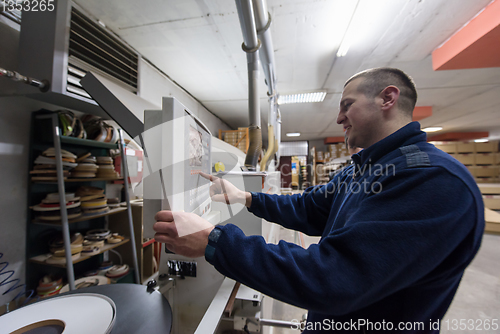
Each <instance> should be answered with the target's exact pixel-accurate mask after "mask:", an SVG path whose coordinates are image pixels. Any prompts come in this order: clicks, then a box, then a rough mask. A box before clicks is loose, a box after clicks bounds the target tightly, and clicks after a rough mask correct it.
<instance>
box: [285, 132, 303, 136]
mask: <svg viewBox="0 0 500 334" xmlns="http://www.w3.org/2000/svg"><path fill="white" fill-rule="evenodd" d="M286 136H287V137H299V136H300V132H289V133H287V134H286Z"/></svg>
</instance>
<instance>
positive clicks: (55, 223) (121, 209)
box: [32, 207, 127, 226]
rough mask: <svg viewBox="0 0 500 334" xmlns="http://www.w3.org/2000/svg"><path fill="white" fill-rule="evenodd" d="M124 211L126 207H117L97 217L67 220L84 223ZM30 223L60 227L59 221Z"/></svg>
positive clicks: (34, 221)
mask: <svg viewBox="0 0 500 334" xmlns="http://www.w3.org/2000/svg"><path fill="white" fill-rule="evenodd" d="M126 210H127V208H126V207H119V208H115V209H111V210H109V211H108V212H105V213H101V214H97V215H89V216H80V217H78V218H74V219H69V220H68V223H69V224H71V223H78V222H82V221H86V220H90V219H95V218H100V217H104V216H109V215H113V214H115V213H118V212H122V211H126ZM32 222H33V223H34V224H40V225H51V226H61V221H53V222H52V221H50V220H33V221H32Z"/></svg>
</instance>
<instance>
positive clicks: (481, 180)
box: [474, 177, 500, 184]
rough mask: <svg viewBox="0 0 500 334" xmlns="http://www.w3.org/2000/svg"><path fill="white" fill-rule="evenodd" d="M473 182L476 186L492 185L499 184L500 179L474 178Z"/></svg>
mask: <svg viewBox="0 0 500 334" xmlns="http://www.w3.org/2000/svg"><path fill="white" fill-rule="evenodd" d="M474 181H476V183H477V184H479V183H482V184H484V183H488V184H494V183H499V182H500V178H498V177H475V178H474Z"/></svg>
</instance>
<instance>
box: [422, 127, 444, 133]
mask: <svg viewBox="0 0 500 334" xmlns="http://www.w3.org/2000/svg"><path fill="white" fill-rule="evenodd" d="M441 130H443V128H442V127H440V126H429V127H427V128H425V129H422V131H424V132H436V131H441Z"/></svg>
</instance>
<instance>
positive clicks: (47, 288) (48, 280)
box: [36, 275, 63, 298]
mask: <svg viewBox="0 0 500 334" xmlns="http://www.w3.org/2000/svg"><path fill="white" fill-rule="evenodd" d="M62 286H63V285H62V278H60V277H54V276H51V275H46V276H43V277H42V279H40V281H39V282H38V287H37V288H36V292H37V293H38V296H40V297H41V298H45V297H49V296H53V295H57V294H58V293H59V292H60V291H61V288H62Z"/></svg>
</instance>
